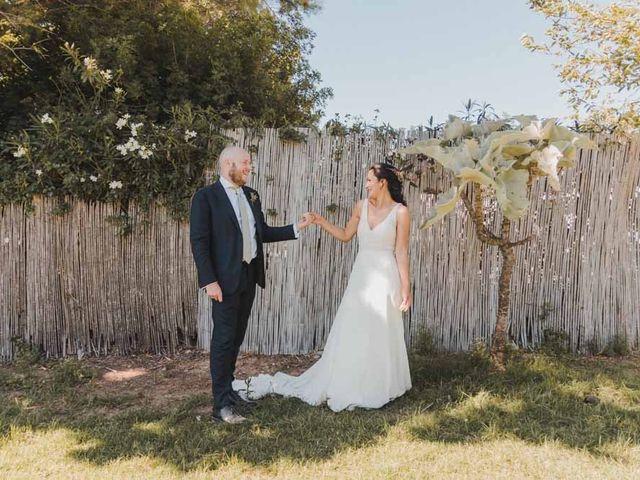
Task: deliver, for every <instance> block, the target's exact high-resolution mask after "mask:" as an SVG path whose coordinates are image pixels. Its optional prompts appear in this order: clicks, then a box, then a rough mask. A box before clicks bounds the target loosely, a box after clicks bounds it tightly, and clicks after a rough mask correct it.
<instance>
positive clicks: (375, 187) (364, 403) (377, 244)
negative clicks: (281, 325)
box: [233, 163, 411, 412]
mask: <svg viewBox="0 0 640 480" xmlns="http://www.w3.org/2000/svg"><path fill="white" fill-rule="evenodd" d="M366 190H367V193H368V198H367V199H366V200H360V201H358V203H356V205H355V207H354V209H353V214H352V216H351V219H350V220H349V222H348V223H347V226H346V227H345V228H340V227H337V226H335V225H332V224H331V223H330V222H329V221H327V220H326V219H325V218H323V217H321V216H320V215H318V214H313V223H315V224H317V225H319V226H320V227H322V228H323V229H324V230H325V231H326V232H327V233H329V234H330V235H332V236H333V237H335V238H337V239H338V240H340V241H342V242H348V241H350V240H351V239H352V238H353V237H354V236H355V235H356V233H357V235H358V246H359V249H358V255H357V256H356V260H355V263H354V265H353V269H352V270H351V275H350V277H349V283H348V285H347V288H346V290H345V292H344V296H343V297H342V301H341V302H340V306H339V307H338V311H337V312H336V316H335V319H334V321H333V325H332V327H331V331H330V332H329V336H328V338H327V343H326V345H325V348H324V351H323V353H322V356H321V357H320V359H319V360H318V361H317V362H316V363H315V364H314V365H313V366H311V368H309V369H308V370H307V371H305V372H304V373H303V374H302V375H300V376H298V377H295V376H291V375H287V374H285V373H282V372H278V373H276V374H275V375H273V376H271V375H265V374H261V375H258V376H257V377H252V378H250V379H248V380H235V381H234V382H233V388H234V390H237V391H238V393H239V394H240V395H241V396H242V397H243V398H249V399H256V398H260V397H263V396H265V395H269V394H278V395H284V396H287V397H297V398H299V399H301V400H303V401H305V402H307V403H309V404H311V405H320V404H322V403H324V402H326V403H327V405H328V407H329V408H330V409H331V410H333V411H335V412H338V411H341V410H344V409H347V410H353V409H354V408H356V407H362V408H380V407H382V406H383V405H385V404H386V403H388V402H389V401H391V400H393V399H394V398H397V397H399V396H401V395H402V394H404V393H405V392H406V391H407V390H409V389H410V388H411V376H410V374H409V362H408V359H407V350H406V346H405V342H404V325H403V321H402V312H406V311H407V310H408V309H409V308H410V307H411V286H410V282H409V252H408V247H409V226H410V218H409V210H408V208H407V207H406V202H405V200H404V198H403V195H402V185H401V183H400V180H399V179H398V175H397V170H396V169H395V167H393V166H392V165H390V164H388V163H378V164H375V165H374V166H372V167H371V168H370V169H369V171H368V173H367V183H366Z"/></svg>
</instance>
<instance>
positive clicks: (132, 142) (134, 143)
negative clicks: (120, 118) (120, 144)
mask: <svg viewBox="0 0 640 480" xmlns="http://www.w3.org/2000/svg"><path fill="white" fill-rule="evenodd" d="M124 146H125V147H126V149H127V150H129V151H130V152H135V151H136V150H138V149H139V148H140V144H139V143H138V140H136V139H135V138H133V137H131V138H130V139H129V140H128V141H127V143H125V144H124Z"/></svg>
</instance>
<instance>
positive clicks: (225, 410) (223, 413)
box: [211, 406, 247, 425]
mask: <svg viewBox="0 0 640 480" xmlns="http://www.w3.org/2000/svg"><path fill="white" fill-rule="evenodd" d="M246 421H247V419H246V418H244V417H243V416H242V415H238V414H237V413H236V412H234V411H233V408H232V407H231V406H227V407H222V408H221V409H219V410H218V409H214V410H213V414H212V415H211V422H212V423H230V424H234V425H235V424H238V423H243V422H246Z"/></svg>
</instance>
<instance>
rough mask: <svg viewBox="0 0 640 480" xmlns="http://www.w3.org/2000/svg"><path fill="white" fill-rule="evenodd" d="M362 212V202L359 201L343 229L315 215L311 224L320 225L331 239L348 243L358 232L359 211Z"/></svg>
mask: <svg viewBox="0 0 640 480" xmlns="http://www.w3.org/2000/svg"><path fill="white" fill-rule="evenodd" d="M361 210H362V200H359V201H358V203H356V205H355V207H353V213H352V214H351V218H350V219H349V221H348V222H347V226H346V227H344V228H340V227H337V226H335V225H333V224H332V223H331V222H329V221H328V220H327V219H326V218H324V217H322V216H320V215H318V214H315V220H314V222H313V223H315V224H317V225H320V227H322V229H323V230H324V231H326V232H327V233H329V234H330V235H331V236H332V237H334V238H337V239H338V240H340V241H341V242H348V241H350V240H351V239H352V238H353V236H354V235H355V234H356V231H357V230H358V222H359V221H360V211H361Z"/></svg>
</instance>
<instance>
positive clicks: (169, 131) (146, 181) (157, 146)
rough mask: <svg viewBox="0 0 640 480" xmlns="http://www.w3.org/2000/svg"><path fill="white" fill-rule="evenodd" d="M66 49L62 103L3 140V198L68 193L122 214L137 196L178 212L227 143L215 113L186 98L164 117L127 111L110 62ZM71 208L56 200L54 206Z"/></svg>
mask: <svg viewBox="0 0 640 480" xmlns="http://www.w3.org/2000/svg"><path fill="white" fill-rule="evenodd" d="M64 49H65V53H66V56H67V59H68V61H69V67H68V73H69V75H68V76H65V78H64V80H63V81H61V83H60V85H59V88H60V90H61V92H62V93H63V95H62V97H61V100H60V102H59V104H57V105H52V106H51V108H50V110H48V111H42V112H40V113H39V115H37V116H35V115H34V116H31V125H30V126H29V127H28V128H26V129H24V130H22V131H20V132H19V133H16V134H11V135H9V136H8V138H7V139H6V140H5V141H4V142H2V143H0V153H1V154H2V160H3V161H2V163H1V164H0V204H7V203H11V202H25V203H27V204H28V203H29V202H30V201H31V199H32V198H33V196H34V195H44V196H51V197H60V198H63V197H67V196H71V197H75V198H80V199H84V200H88V201H102V202H118V203H120V204H121V205H123V207H125V211H124V215H125V216H126V205H127V204H128V202H129V201H130V200H134V199H135V200H136V201H137V202H138V203H139V204H140V205H141V206H142V207H143V208H146V207H149V206H150V205H151V204H161V205H164V206H166V207H167V208H168V209H169V211H170V212H171V213H172V214H173V215H174V216H175V217H176V218H183V217H184V216H185V215H186V212H187V211H188V205H189V201H190V197H191V195H192V194H193V192H194V191H195V190H196V189H197V188H198V187H199V186H200V185H201V183H202V178H203V172H204V169H205V167H207V166H208V165H210V164H211V163H212V161H213V158H214V157H215V156H216V155H217V154H218V152H219V151H220V149H221V148H222V147H223V146H224V144H225V143H226V139H225V137H224V136H223V135H222V134H220V133H219V131H218V130H217V129H216V128H215V127H214V125H217V124H218V125H219V124H220V123H221V119H220V116H219V115H218V114H217V113H216V112H215V111H214V110H212V109H210V108H208V109H203V108H201V107H196V106H192V105H190V104H184V105H181V106H175V107H173V108H172V109H171V111H170V112H168V113H169V115H170V116H169V118H168V119H166V120H165V121H164V122H162V123H159V122H154V121H153V120H151V119H150V118H149V117H147V116H146V115H143V114H131V113H128V111H127V106H126V105H125V103H124V97H125V96H126V92H125V91H124V90H123V89H122V87H119V86H117V85H116V84H115V82H116V79H115V77H114V76H113V74H111V73H110V72H111V70H110V69H102V68H101V67H100V65H99V64H98V63H97V61H96V60H95V59H94V58H93V57H90V56H82V55H81V53H80V52H79V51H78V49H77V48H75V47H73V46H72V45H68V44H67V45H65V46H64ZM85 91H86V93H85ZM68 209H69V204H68V203H66V202H65V201H61V203H60V204H59V206H58V207H56V209H55V211H54V212H52V213H54V214H58V215H62V214H64V213H66V211H68ZM120 220H121V219H120ZM125 227H126V225H125ZM125 233H126V228H125Z"/></svg>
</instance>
